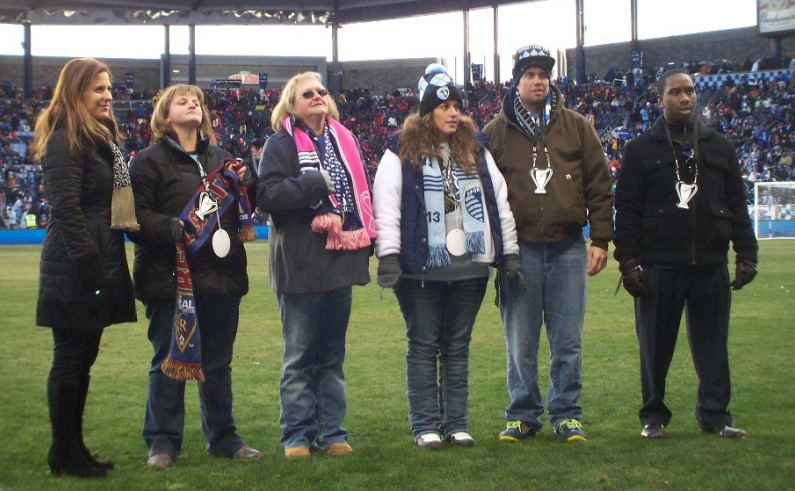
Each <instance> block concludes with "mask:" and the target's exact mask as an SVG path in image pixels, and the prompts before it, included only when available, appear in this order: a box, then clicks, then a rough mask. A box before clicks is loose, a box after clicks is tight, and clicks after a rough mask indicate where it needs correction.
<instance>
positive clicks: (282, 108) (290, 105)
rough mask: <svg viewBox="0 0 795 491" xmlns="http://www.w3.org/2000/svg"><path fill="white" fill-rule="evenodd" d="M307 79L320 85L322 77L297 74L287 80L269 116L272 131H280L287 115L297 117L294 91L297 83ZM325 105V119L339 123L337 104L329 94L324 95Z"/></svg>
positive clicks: (308, 73)
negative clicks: (326, 111)
mask: <svg viewBox="0 0 795 491" xmlns="http://www.w3.org/2000/svg"><path fill="white" fill-rule="evenodd" d="M307 78H309V79H312V80H315V81H317V82H318V83H319V84H321V85H322V84H323V76H322V75H321V74H319V73H317V72H304V73H299V74H298V75H295V76H294V77H293V78H291V79H290V80H288V81H287V84H285V86H284V88H283V89H282V95H281V97H280V98H279V103H278V104H276V107H274V108H273V114H271V126H273V131H276V132H278V131H281V129H282V121H283V120H284V117H285V116H287V115H288V114H289V115H291V116H296V115H297V113H296V110H295V99H296V98H297V97H298V94H296V93H295V89H296V87H297V86H298V82H300V81H301V80H305V79H307ZM326 103H327V104H328V114H327V115H326V117H327V118H334V119H336V120H337V121H339V119H340V113H339V110H337V104H336V103H335V102H334V98H333V97H332V96H331V93H330V92H329V93H328V94H327V95H326Z"/></svg>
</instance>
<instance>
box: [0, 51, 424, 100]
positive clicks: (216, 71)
mask: <svg viewBox="0 0 795 491" xmlns="http://www.w3.org/2000/svg"><path fill="white" fill-rule="evenodd" d="M70 59H71V58H65V57H53V56H36V57H34V58H33V88H34V90H36V89H38V88H39V87H42V86H45V85H49V86H53V87H54V86H55V84H56V82H57V81H58V75H59V74H60V73H61V69H62V68H63V66H64V65H65V64H66V63H67V62H68V61H69V60H70ZM102 61H104V62H105V63H107V64H108V66H110V69H111V72H112V73H113V76H114V77H115V79H116V82H117V83H120V84H123V83H124V76H125V74H126V73H133V74H134V75H135V87H136V88H137V89H144V88H147V87H149V88H151V89H158V88H160V80H161V62H160V60H135V59H113V58H108V59H103V60H102ZM437 62H439V59H438V58H413V59H405V60H371V61H349V62H341V63H340V70H341V71H342V75H341V77H340V88H341V89H361V88H365V89H369V90H370V91H371V92H372V93H374V94H383V93H384V92H392V91H394V90H395V89H396V88H398V87H412V88H416V86H417V80H419V78H420V75H421V74H422V73H423V71H424V70H425V67H426V66H428V65H429V64H430V63H437ZM171 69H172V74H171V83H172V84H175V83H188V56H187V55H172V56H171ZM173 70H178V73H174V72H173ZM243 70H245V71H248V72H251V73H254V74H258V73H260V72H263V73H267V74H268V88H273V89H279V88H282V87H283V86H284V84H285V83H286V82H287V80H289V79H290V77H292V76H293V75H295V74H297V73H301V72H305V71H317V72H319V73H322V74H324V76H325V77H326V80H325V81H326V84H327V85H331V83H330V82H329V80H330V77H331V63H328V62H327V60H326V59H325V58H323V57H308V56H306V57H293V56H284V57H279V56H209V55H208V56H204V55H201V56H197V57H196V83H197V85H199V86H200V87H203V88H210V82H211V80H212V79H214V78H226V77H228V76H229V75H232V74H234V73H238V72H240V71H243ZM23 77H24V60H23V57H21V56H1V55H0V82H3V81H8V82H10V83H11V84H12V85H14V86H16V87H22V84H23Z"/></svg>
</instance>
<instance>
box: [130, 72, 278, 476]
mask: <svg viewBox="0 0 795 491" xmlns="http://www.w3.org/2000/svg"><path fill="white" fill-rule="evenodd" d="M151 127H152V133H153V136H154V138H153V144H152V146H150V147H149V148H146V149H145V150H142V151H141V152H139V153H138V155H136V156H135V158H134V159H133V161H132V162H131V163H130V176H131V178H132V186H133V191H134V192H135V208H136V212H137V213H138V217H139V219H140V222H141V231H140V232H138V233H136V234H130V238H131V239H132V241H133V242H135V264H134V267H133V277H134V279H135V296H136V298H138V299H139V300H141V301H142V302H143V304H144V307H146V318H147V320H148V321H149V330H148V337H149V341H150V342H151V343H152V347H153V348H154V356H153V357H152V364H151V368H150V370H149V393H148V396H147V400H146V417H145V419H144V429H143V437H144V441H145V442H146V445H147V447H148V448H149V458H148V460H147V465H148V466H149V467H153V468H165V467H168V466H170V465H171V464H172V463H173V462H174V461H175V460H176V459H177V456H178V455H179V454H180V452H181V451H182V442H183V431H184V428H183V423H184V419H185V380H186V379H188V378H191V379H192V378H193V376H191V377H187V376H184V375H185V374H186V373H188V372H190V373H191V374H194V373H195V374H196V377H195V378H196V379H197V380H199V399H200V410H201V415H202V431H203V432H204V436H205V438H206V440H207V453H208V454H209V455H211V456H213V457H222V458H230V459H245V460H257V459H260V458H261V457H262V454H261V453H260V452H259V451H257V450H255V449H253V448H251V447H249V446H247V445H246V444H245V443H244V442H243V439H242V438H241V437H240V436H239V435H238V434H237V427H236V426H235V420H234V418H233V416H232V368H231V363H232V356H233V346H234V342H235V337H236V335H237V328H238V319H239V316H240V301H241V299H242V297H243V295H245V294H246V293H247V292H248V274H247V272H246V265H247V258H246V250H245V248H244V247H243V244H242V242H241V240H240V239H239V235H238V232H239V231H240V229H241V223H242V222H243V221H244V220H245V218H242V217H241V214H239V213H236V211H237V210H238V207H237V206H228V205H227V208H225V209H224V208H222V206H223V204H222V203H223V201H222V200H218V199H216V198H214V197H213V196H214V194H211V193H210V179H212V178H213V177H212V176H213V175H212V173H213V171H217V170H219V169H221V170H220V171H219V172H221V171H223V170H224V169H222V167H224V168H225V167H226V166H227V164H228V160H229V159H231V158H232V156H231V155H229V153H227V152H226V151H225V150H223V149H221V148H219V147H218V146H217V145H215V137H214V135H213V132H212V127H211V124H210V113H209V111H208V110H207V107H206V105H205V103H204V93H203V92H202V90H201V89H200V88H199V87H196V86H194V85H173V86H171V87H169V88H167V89H166V90H165V91H164V92H163V94H162V95H161V96H160V98H159V99H158V101H157V104H155V109H154V112H153V114H152V120H151ZM225 161H226V162H225ZM235 168H236V169H237V170H236V171H235V172H236V175H237V180H238V181H239V182H240V183H242V185H243V186H250V187H251V190H252V191H253V190H254V189H255V186H256V182H257V180H256V175H254V173H253V172H252V171H251V170H248V168H247V167H245V166H243V165H236V166H235ZM218 182H219V181H216V180H213V181H212V184H213V186H217V183H218ZM235 186H236V184H235ZM225 192H227V194H234V191H233V190H231V189H226V190H225ZM197 193H198V196H199V197H200V198H199V201H201V203H200V206H201V205H203V204H206V205H207V206H209V208H207V209H211V210H212V209H217V211H210V212H208V213H207V214H206V216H205V215H202V217H201V220H203V223H202V224H201V225H202V228H203V229H207V230H208V234H209V233H213V234H220V235H219V236H224V235H225V236H226V237H228V242H226V246H225V247H223V248H219V247H220V246H218V245H217V244H215V241H209V240H208V241H207V242H206V245H205V246H202V247H198V248H197V250H195V252H193V253H192V254H189V256H190V257H189V260H188V261H186V263H185V264H184V265H181V264H180V263H178V262H177V259H178V256H184V254H180V253H179V252H178V250H177V244H178V243H179V244H183V243H184V242H185V237H184V231H185V230H186V219H185V218H183V216H184V210H185V209H186V207H187V205H189V203H192V202H195V201H194V198H195V197H196V196H197ZM238 199H240V200H243V199H244V198H243V197H239V198H238ZM232 204H234V203H232ZM246 206H248V205H247V204H246ZM213 218H217V219H218V222H215V223H211V222H208V221H207V220H208V219H209V220H212V219H213ZM215 228H217V229H218V230H217V231H213V230H214V229H215ZM197 235H200V234H197ZM214 236H215V235H214ZM199 240H201V238H200V237H196V242H197V243H198V241H199ZM211 245H213V246H212V247H211ZM187 250H188V253H190V252H191V249H190V248H187ZM186 270H187V271H189V273H188V274H189V276H186V275H185V276H183V275H184V273H185V271H186ZM187 284H190V285H191V286H192V291H191V292H190V300H189V301H188V304H186V303H185V301H183V302H177V303H175V299H176V298H178V297H177V295H178V294H179V291H178V288H185V287H186V286H187ZM179 305H183V306H184V305H189V306H190V308H189V309H186V308H180V307H179ZM175 309H179V310H178V311H177V310H175ZM179 316H181V317H182V318H185V319H187V318H191V319H193V321H194V322H192V325H198V326H199V327H198V330H199V332H200V342H196V340H195V339H194V338H191V339H192V340H193V341H192V343H193V342H196V344H199V345H200V346H199V347H198V348H197V350H196V351H197V355H200V357H199V363H198V364H194V366H193V368H194V369H197V371H196V372H192V371H191V370H189V369H188V368H190V367H188V368H185V367H186V366H187V365H186V364H183V363H175V362H174V360H173V359H172V356H173V355H174V352H173V349H172V346H173V344H172V331H173V328H174V319H175V318H176V317H179ZM181 367H182V368H185V369H184V370H183V369H182V368H181ZM199 371H200V372H201V376H199V375H198V373H199ZM202 377H203V380H201V378H202Z"/></svg>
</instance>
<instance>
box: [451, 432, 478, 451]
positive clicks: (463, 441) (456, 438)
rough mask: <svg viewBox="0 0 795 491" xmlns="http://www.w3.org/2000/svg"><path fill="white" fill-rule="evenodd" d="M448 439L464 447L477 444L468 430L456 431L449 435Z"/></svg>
mask: <svg viewBox="0 0 795 491" xmlns="http://www.w3.org/2000/svg"><path fill="white" fill-rule="evenodd" d="M447 440H448V441H449V442H450V443H452V444H453V445H460V446H462V447H471V446H473V445H475V439H474V438H472V435H470V434H469V433H467V432H466V431H456V432H455V433H452V434H450V435H448V437H447Z"/></svg>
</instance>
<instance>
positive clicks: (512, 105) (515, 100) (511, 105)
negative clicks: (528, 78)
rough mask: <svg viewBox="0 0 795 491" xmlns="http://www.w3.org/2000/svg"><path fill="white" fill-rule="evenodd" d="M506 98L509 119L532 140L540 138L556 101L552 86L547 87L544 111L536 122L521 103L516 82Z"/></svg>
mask: <svg viewBox="0 0 795 491" xmlns="http://www.w3.org/2000/svg"><path fill="white" fill-rule="evenodd" d="M506 98H507V100H506V104H505V105H504V107H505V112H506V113H507V115H508V117H509V119H511V120H512V121H514V122H515V123H516V124H517V125H518V126H519V128H521V129H522V131H523V132H524V133H525V134H526V135H527V136H529V137H530V138H532V139H533V140H536V141H540V140H542V139H543V136H544V130H545V129H546V127H547V125H548V124H549V119H550V118H551V116H552V108H553V107H555V106H556V105H557V102H558V95H557V92H555V90H553V89H552V87H550V88H549V94H547V102H546V104H544V112H543V114H541V115H540V118H539V119H540V121H539V122H538V123H536V121H535V119H534V118H533V117H532V116H531V115H530V111H528V110H527V108H526V107H525V106H524V104H523V103H522V99H521V97H520V96H519V89H518V88H517V87H516V84H514V85H513V86H512V87H511V90H510V91H509V92H508V95H507V96H506Z"/></svg>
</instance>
